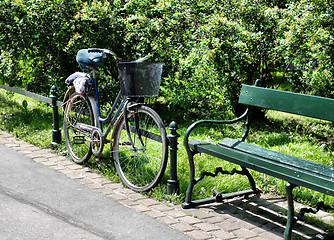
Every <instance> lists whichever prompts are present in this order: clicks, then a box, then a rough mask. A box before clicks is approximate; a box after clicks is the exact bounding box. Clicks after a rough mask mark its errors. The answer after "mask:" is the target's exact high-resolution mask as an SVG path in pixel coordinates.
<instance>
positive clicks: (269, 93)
mask: <svg viewBox="0 0 334 240" xmlns="http://www.w3.org/2000/svg"><path fill="white" fill-rule="evenodd" d="M239 103H241V104H245V105H249V106H256V107H262V108H266V109H271V110H277V111H281V112H288V113H293V114H298V115H303V116H307V117H313V118H317V119H323V120H328V121H334V99H331V98H324V97H318V96H312V95H306V94H300V93H293V92H286V91H279V90H274V89H269V88H262V87H256V86H249V85H242V89H241V93H240V97H239Z"/></svg>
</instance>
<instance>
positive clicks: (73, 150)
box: [64, 93, 96, 164]
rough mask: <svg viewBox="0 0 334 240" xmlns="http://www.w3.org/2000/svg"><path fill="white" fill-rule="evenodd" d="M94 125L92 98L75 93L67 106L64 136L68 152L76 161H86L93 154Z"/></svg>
mask: <svg viewBox="0 0 334 240" xmlns="http://www.w3.org/2000/svg"><path fill="white" fill-rule="evenodd" d="M81 126H86V127H81ZM93 126H96V123H95V117H94V111H93V106H92V101H91V99H90V98H89V97H88V98H87V99H85V96H84V95H81V94H78V93H73V94H72V95H71V97H70V100H69V102H68V103H67V104H66V107H65V112H64V138H65V143H66V147H67V150H68V153H69V155H70V157H71V158H72V160H73V161H74V162H76V163H79V164H81V163H84V162H86V161H87V160H88V159H89V158H90V157H91V155H92V149H91V133H90V128H92V127H93Z"/></svg>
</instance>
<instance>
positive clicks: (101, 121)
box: [89, 70, 128, 138]
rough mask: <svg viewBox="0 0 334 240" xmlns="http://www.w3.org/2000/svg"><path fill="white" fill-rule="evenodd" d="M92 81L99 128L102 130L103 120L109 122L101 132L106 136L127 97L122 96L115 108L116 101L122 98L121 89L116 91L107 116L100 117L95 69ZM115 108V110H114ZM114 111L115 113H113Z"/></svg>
mask: <svg viewBox="0 0 334 240" xmlns="http://www.w3.org/2000/svg"><path fill="white" fill-rule="evenodd" d="M93 82H94V88H95V103H96V108H97V116H95V117H97V118H98V120H99V121H98V122H99V128H100V130H101V131H102V123H104V122H109V124H108V128H107V129H106V131H105V133H104V134H103V135H104V138H106V137H107V136H108V135H109V133H110V131H111V128H112V125H113V124H114V123H115V122H116V120H117V118H118V116H119V115H120V113H121V111H122V109H123V108H124V105H125V104H126V102H127V101H128V99H127V98H125V97H123V99H122V101H121V103H120V105H119V106H118V108H117V110H116V106H117V104H118V102H119V101H120V99H121V98H122V95H121V91H119V92H118V94H117V96H116V98H115V100H114V103H113V105H112V107H111V109H110V111H109V113H108V115H107V117H105V118H102V116H101V109H100V103H99V94H98V84H97V80H96V77H95V70H93ZM89 91H91V88H90V89H89ZM115 110H116V112H115ZM114 112H115V114H113V113H114Z"/></svg>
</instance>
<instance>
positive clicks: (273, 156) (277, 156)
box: [218, 138, 334, 180]
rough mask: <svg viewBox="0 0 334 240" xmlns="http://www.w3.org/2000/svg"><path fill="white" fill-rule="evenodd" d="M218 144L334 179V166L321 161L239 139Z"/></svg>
mask: <svg viewBox="0 0 334 240" xmlns="http://www.w3.org/2000/svg"><path fill="white" fill-rule="evenodd" d="M218 144H219V145H223V146H226V147H229V148H233V149H237V150H239V151H242V152H245V153H249V154H252V155H256V156H259V157H265V158H267V159H270V160H272V161H276V162H279V163H282V164H285V165H287V166H292V167H294V168H300V169H303V170H305V171H309V172H310V173H312V174H319V175H322V176H323V177H326V178H327V177H332V178H333V180H334V168H333V167H330V166H327V165H324V164H321V163H317V162H313V161H309V160H305V159H302V158H299V157H295V156H292V155H288V154H285V153H281V152H277V151H274V150H270V149H266V148H263V147H260V146H257V145H253V144H249V143H245V142H242V141H240V140H238V139H232V138H225V139H224V140H222V141H220V142H219V143H218Z"/></svg>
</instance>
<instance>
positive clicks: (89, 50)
mask: <svg viewBox="0 0 334 240" xmlns="http://www.w3.org/2000/svg"><path fill="white" fill-rule="evenodd" d="M88 52H98V53H102V54H103V55H102V57H103V58H105V57H106V54H110V55H112V56H113V57H114V59H115V61H116V62H119V61H122V59H121V58H119V57H117V55H116V54H115V53H114V52H113V51H111V50H109V49H104V48H88ZM150 57H152V55H150V54H149V55H147V56H145V57H142V58H139V59H137V60H135V61H134V62H135V63H140V62H143V61H145V60H146V59H148V58H150Z"/></svg>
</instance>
